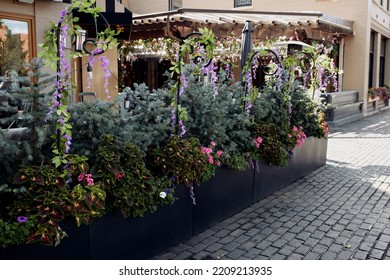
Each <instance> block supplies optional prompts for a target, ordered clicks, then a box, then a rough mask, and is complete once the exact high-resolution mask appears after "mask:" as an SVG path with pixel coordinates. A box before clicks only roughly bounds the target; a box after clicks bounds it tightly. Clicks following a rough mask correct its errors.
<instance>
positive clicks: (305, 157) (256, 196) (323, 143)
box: [253, 137, 328, 202]
mask: <svg viewBox="0 0 390 280" xmlns="http://www.w3.org/2000/svg"><path fill="white" fill-rule="evenodd" d="M327 144H328V140H327V139H319V138H315V137H309V138H307V139H306V140H305V142H304V144H303V145H302V147H301V148H295V149H294V156H293V158H292V159H290V160H289V162H288V166H284V167H277V166H270V165H268V164H267V163H265V162H258V168H257V169H258V170H257V171H256V172H255V180H254V191H253V202H257V201H259V200H261V199H263V198H266V197H267V196H269V195H271V194H273V193H274V192H277V191H279V190H281V189H282V188H284V187H285V186H287V185H289V184H290V183H292V182H294V181H296V180H298V179H299V178H301V177H303V176H304V175H306V174H308V173H310V172H312V171H314V170H316V169H317V168H318V167H320V166H322V165H324V164H325V163H326V153H327Z"/></svg>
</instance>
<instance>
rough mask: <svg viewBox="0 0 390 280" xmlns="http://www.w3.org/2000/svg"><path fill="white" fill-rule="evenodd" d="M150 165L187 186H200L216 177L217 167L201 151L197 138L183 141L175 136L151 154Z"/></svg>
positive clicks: (177, 182)
mask: <svg viewBox="0 0 390 280" xmlns="http://www.w3.org/2000/svg"><path fill="white" fill-rule="evenodd" d="M150 157H151V159H150V164H151V165H152V166H155V167H157V168H158V171H159V172H161V173H162V174H164V175H166V176H167V177H168V178H171V179H172V180H174V182H175V183H176V184H184V185H185V186H188V187H190V186H193V185H199V184H200V183H201V182H204V181H207V180H208V179H210V177H211V176H212V175H214V171H215V165H214V164H213V163H210V162H209V159H208V156H207V154H205V153H203V152H202V150H201V144H200V142H199V140H198V139H197V138H194V137H191V138H189V139H181V138H179V137H178V136H173V137H171V138H170V139H169V141H168V143H167V144H166V145H165V146H163V147H161V148H155V149H153V150H152V151H151V152H150Z"/></svg>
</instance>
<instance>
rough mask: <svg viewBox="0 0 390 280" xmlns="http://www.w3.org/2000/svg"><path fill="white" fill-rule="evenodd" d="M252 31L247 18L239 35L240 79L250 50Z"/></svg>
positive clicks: (250, 23)
mask: <svg viewBox="0 0 390 280" xmlns="http://www.w3.org/2000/svg"><path fill="white" fill-rule="evenodd" d="M252 32H253V28H252V22H251V21H249V20H247V21H246V22H245V25H244V29H243V30H242V35H241V77H240V78H241V81H242V75H243V69H244V66H245V63H246V60H247V58H248V55H249V53H250V52H251V51H252Z"/></svg>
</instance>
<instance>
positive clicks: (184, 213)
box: [0, 137, 327, 260]
mask: <svg viewBox="0 0 390 280" xmlns="http://www.w3.org/2000/svg"><path fill="white" fill-rule="evenodd" d="M326 152H327V140H326V139H318V138H314V137H310V138H308V139H306V141H305V143H304V144H303V146H302V147H301V148H299V149H295V150H294V157H293V158H292V159H291V160H290V161H289V165H288V166H286V167H274V166H269V165H267V164H265V163H264V162H260V163H258V171H256V170H253V168H248V169H247V170H245V171H243V172H240V171H234V170H230V169H227V168H224V167H220V168H217V170H216V175H215V176H214V177H212V178H211V179H210V180H209V181H208V182H206V183H203V184H201V185H200V186H198V187H195V198H196V205H195V206H194V205H193V204H192V200H191V198H190V195H189V190H188V188H186V187H183V186H179V187H178V188H177V189H176V196H177V197H178V200H177V201H176V202H175V203H174V204H173V205H165V206H163V207H161V208H159V209H158V210H157V211H156V212H155V213H153V214H147V215H145V217H143V218H128V219H125V218H123V216H122V214H121V213H120V211H115V212H112V213H108V214H106V215H105V216H103V217H102V218H98V219H95V220H94V221H93V222H92V223H91V225H89V226H81V227H80V228H78V227H77V226H76V224H75V223H74V222H73V221H70V220H69V221H68V220H67V221H65V222H64V223H62V224H61V226H62V227H63V228H64V230H65V231H66V232H67V233H68V235H69V237H68V238H65V239H64V240H63V241H62V243H61V244H60V245H59V246H57V247H45V246H42V245H39V244H34V245H21V246H10V247H8V248H6V249H0V258H1V259H64V260H65V259H74V260H78V259H149V258H152V257H153V256H155V255H157V254H159V253H161V252H163V251H165V250H167V249H168V248H170V247H172V246H175V245H177V244H179V243H181V242H184V241H186V240H188V239H190V238H191V237H192V236H193V235H195V234H198V233H200V232H202V231H204V230H206V229H207V228H209V227H211V226H212V225H213V224H215V223H218V222H220V221H222V220H223V219H225V218H228V217H230V216H232V215H234V214H235V213H237V212H239V211H240V210H242V209H244V208H246V207H248V206H250V205H251V204H252V203H254V202H257V201H259V200H261V199H263V198H265V197H267V196H269V195H271V194H272V193H274V192H276V191H278V190H280V189H282V188H283V187H285V186H287V185H288V184H290V183H291V182H293V181H295V180H297V179H299V178H300V177H302V176H304V175H306V174H308V173H310V172H311V171H313V170H315V169H317V168H318V167H320V166H322V165H324V164H325V163H326Z"/></svg>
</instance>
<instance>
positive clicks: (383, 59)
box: [379, 38, 387, 87]
mask: <svg viewBox="0 0 390 280" xmlns="http://www.w3.org/2000/svg"><path fill="white" fill-rule="evenodd" d="M386 43H387V38H382V40H381V51H380V58H379V86H380V87H383V86H384V85H385V65H386Z"/></svg>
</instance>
